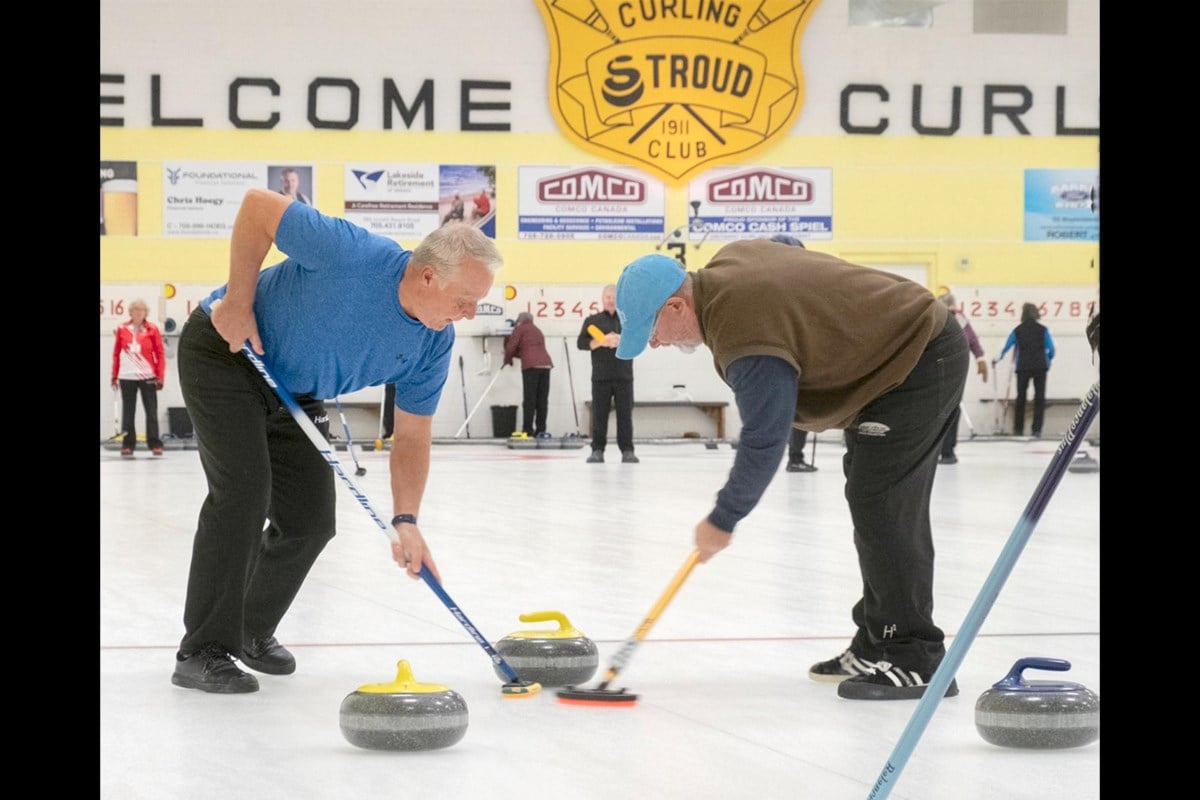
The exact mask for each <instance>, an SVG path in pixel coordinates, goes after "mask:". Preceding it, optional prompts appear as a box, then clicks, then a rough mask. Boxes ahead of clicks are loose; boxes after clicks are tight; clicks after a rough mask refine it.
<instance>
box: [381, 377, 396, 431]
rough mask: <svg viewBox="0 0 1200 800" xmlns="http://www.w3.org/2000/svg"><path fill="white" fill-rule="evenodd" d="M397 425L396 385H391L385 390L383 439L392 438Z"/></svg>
mask: <svg viewBox="0 0 1200 800" xmlns="http://www.w3.org/2000/svg"><path fill="white" fill-rule="evenodd" d="M395 425H396V384H394V383H389V384H388V385H387V386H386V387H385V388H384V390H383V438H384V439H390V438H392V428H394V427H395Z"/></svg>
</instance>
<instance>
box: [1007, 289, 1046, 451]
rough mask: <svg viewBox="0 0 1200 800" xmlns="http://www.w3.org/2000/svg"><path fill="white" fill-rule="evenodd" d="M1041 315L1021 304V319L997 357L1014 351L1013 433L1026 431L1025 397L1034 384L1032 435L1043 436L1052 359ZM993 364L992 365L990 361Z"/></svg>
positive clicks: (1031, 307)
mask: <svg viewBox="0 0 1200 800" xmlns="http://www.w3.org/2000/svg"><path fill="white" fill-rule="evenodd" d="M1040 317H1041V314H1039V313H1038V309H1037V306H1035V305H1034V304H1033V303H1026V304H1025V305H1023V306H1021V322H1020V323H1019V324H1018V325H1017V327H1015V328H1013V329H1012V333H1010V334H1009V335H1008V340H1007V341H1005V342H1004V349H1003V350H1001V351H1000V355H999V356H997V357H996V361H1000V360H1001V359H1003V358H1004V356H1005V355H1006V354H1007V353H1008V351H1009V350H1013V351H1014V352H1013V362H1014V364H1013V371H1014V372H1015V373H1016V374H1017V398H1016V402H1015V403H1014V404H1013V434H1014V435H1015V436H1023V435H1024V434H1025V396H1026V395H1027V394H1028V393H1029V384H1030V383H1033V424H1032V432H1033V435H1034V438H1037V437H1039V436H1041V435H1042V422H1043V421H1044V420H1045V418H1046V373H1048V372H1049V371H1050V362H1051V361H1053V360H1054V338H1053V337H1052V336H1050V329H1049V328H1047V327H1046V326H1045V325H1043V324H1042V323H1040V322H1038V319H1039V318H1040ZM992 366H995V364H993V365H992Z"/></svg>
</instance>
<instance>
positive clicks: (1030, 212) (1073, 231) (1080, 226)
mask: <svg viewBox="0 0 1200 800" xmlns="http://www.w3.org/2000/svg"><path fill="white" fill-rule="evenodd" d="M1025 241H1027V242H1098V241H1100V172H1099V171H1098V170H1094V169H1027V170H1025Z"/></svg>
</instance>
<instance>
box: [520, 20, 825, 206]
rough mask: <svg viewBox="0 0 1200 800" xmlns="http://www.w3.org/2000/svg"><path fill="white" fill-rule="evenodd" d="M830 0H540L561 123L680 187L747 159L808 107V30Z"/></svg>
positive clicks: (582, 139) (592, 145) (591, 144)
mask: <svg viewBox="0 0 1200 800" xmlns="http://www.w3.org/2000/svg"><path fill="white" fill-rule="evenodd" d="M819 2H820V0H742V1H741V2H735V1H734V0H537V3H538V9H539V10H540V11H541V13H542V18H543V19H544V20H545V23H546V30H547V34H548V36H549V39H550V107H551V110H552V112H553V113H554V118H555V119H556V120H557V121H558V125H559V127H560V128H561V129H562V130H563V132H564V133H566V134H567V136H568V137H569V138H571V139H572V140H573V141H574V142H575V143H576V144H578V145H580V146H581V147H583V148H585V149H587V150H590V151H592V152H594V153H598V154H600V155H601V156H603V157H605V158H608V159H613V160H615V161H617V162H619V163H622V164H628V165H631V166H636V167H639V168H642V169H645V170H648V171H650V172H653V173H656V174H658V175H660V176H662V177H663V178H664V179H665V180H666V182H667V183H669V184H673V185H676V186H678V185H680V184H682V183H683V182H684V179H685V178H686V177H687V176H688V175H690V174H691V173H693V172H695V171H697V170H699V169H701V168H705V169H707V168H710V167H713V166H716V165H717V164H723V163H732V162H740V161H744V160H746V159H748V158H749V157H750V156H752V155H753V154H754V153H756V152H758V151H759V150H761V149H763V148H764V147H765V146H767V145H768V144H770V142H771V141H772V140H774V139H775V138H776V137H777V136H779V135H781V134H782V133H783V132H784V131H786V130H787V129H788V128H790V127H791V125H792V123H793V122H795V120H796V116H797V115H798V114H799V113H800V108H801V106H802V105H803V100H804V83H803V78H804V76H803V72H802V70H801V67H800V36H801V34H802V33H803V31H804V27H805V26H806V25H807V24H808V20H809V18H810V17H811V16H812V13H813V11H814V10H815V9H816V7H817V5H818V3H819Z"/></svg>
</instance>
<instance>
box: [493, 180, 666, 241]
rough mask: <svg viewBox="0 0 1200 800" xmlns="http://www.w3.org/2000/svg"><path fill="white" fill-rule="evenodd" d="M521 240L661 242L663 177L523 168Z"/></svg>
mask: <svg viewBox="0 0 1200 800" xmlns="http://www.w3.org/2000/svg"><path fill="white" fill-rule="evenodd" d="M517 198H518V200H517V215H518V221H517V232H518V234H517V238H519V239H573V240H585V239H618V240H624V241H632V240H645V241H657V240H659V239H661V238H662V235H663V228H664V227H665V226H666V193H665V191H664V189H663V185H662V183H661V182H659V181H655V180H650V179H648V178H646V177H645V176H644V175H642V174H641V173H640V172H638V171H637V170H635V169H630V168H624V167H520V168H519V169H518V170H517Z"/></svg>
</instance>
